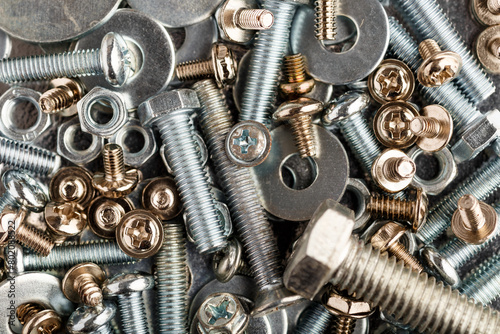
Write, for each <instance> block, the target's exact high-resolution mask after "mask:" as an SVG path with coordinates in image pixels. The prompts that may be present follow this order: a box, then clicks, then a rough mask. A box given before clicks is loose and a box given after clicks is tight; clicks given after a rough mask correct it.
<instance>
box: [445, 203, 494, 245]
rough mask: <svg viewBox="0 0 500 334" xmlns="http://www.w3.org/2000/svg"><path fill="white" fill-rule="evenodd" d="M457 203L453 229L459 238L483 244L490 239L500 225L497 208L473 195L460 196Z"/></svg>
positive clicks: (452, 223) (452, 222) (452, 224)
mask: <svg viewBox="0 0 500 334" xmlns="http://www.w3.org/2000/svg"><path fill="white" fill-rule="evenodd" d="M457 205H458V208H457V210H456V211H455V213H454V214H453V217H452V218H451V229H452V230H453V233H454V234H455V235H456V236H457V238H459V239H461V240H463V241H465V242H467V243H470V244H482V243H483V242H484V241H486V240H487V239H489V238H490V237H491V235H492V234H493V233H494V232H495V230H496V228H497V225H498V216H497V213H496V212H495V209H493V207H492V206H491V205H488V204H486V203H484V202H480V201H478V200H477V199H476V198H475V197H474V196H472V195H464V196H462V197H460V199H459V200H458V203H457Z"/></svg>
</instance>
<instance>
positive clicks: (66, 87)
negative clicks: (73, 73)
mask: <svg viewBox="0 0 500 334" xmlns="http://www.w3.org/2000/svg"><path fill="white" fill-rule="evenodd" d="M52 85H53V86H54V88H52V89H50V90H48V91H46V92H45V93H43V94H42V96H40V99H39V102H38V103H39V104H40V108H41V109H42V111H43V112H44V113H47V114H56V113H61V115H63V116H72V115H74V113H73V112H71V113H70V114H67V113H66V112H64V111H65V110H66V109H68V108H70V107H72V106H74V105H76V103H77V102H78V101H80V100H81V98H82V97H83V93H84V89H83V86H82V84H81V83H80V82H79V81H76V80H73V79H68V78H61V79H55V80H52Z"/></svg>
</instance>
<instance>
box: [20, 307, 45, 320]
mask: <svg viewBox="0 0 500 334" xmlns="http://www.w3.org/2000/svg"><path fill="white" fill-rule="evenodd" d="M43 310H45V307H43V306H41V305H39V304H36V303H26V304H22V305H19V306H18V307H17V309H16V316H17V319H19V322H20V323H21V325H24V324H25V323H27V322H28V321H30V320H31V318H33V317H34V316H35V315H36V314H37V313H39V312H41V311H43Z"/></svg>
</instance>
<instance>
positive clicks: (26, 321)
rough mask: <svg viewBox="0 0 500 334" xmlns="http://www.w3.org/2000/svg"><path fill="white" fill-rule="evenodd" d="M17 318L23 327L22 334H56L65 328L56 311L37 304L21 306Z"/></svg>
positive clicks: (18, 308)
mask: <svg viewBox="0 0 500 334" xmlns="http://www.w3.org/2000/svg"><path fill="white" fill-rule="evenodd" d="M16 316H17V318H18V319H19V322H20V323H21V325H23V331H22V334H38V333H48V334H51V333H56V332H58V331H60V330H61V329H62V328H63V322H62V319H61V317H60V316H59V314H57V313H56V311H54V310H51V309H47V308H45V307H43V306H42V305H40V304H37V303H26V304H22V305H19V306H18V307H17V309H16Z"/></svg>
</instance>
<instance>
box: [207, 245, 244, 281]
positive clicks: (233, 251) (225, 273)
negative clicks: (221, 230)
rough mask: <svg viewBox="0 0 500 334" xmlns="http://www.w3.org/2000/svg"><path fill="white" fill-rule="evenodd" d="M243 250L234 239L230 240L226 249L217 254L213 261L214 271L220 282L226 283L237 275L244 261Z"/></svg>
mask: <svg viewBox="0 0 500 334" xmlns="http://www.w3.org/2000/svg"><path fill="white" fill-rule="evenodd" d="M242 253H243V248H242V246H241V243H240V242H239V241H238V240H237V239H234V238H231V239H229V240H228V244H227V246H226V248H224V249H222V250H220V251H218V252H216V253H215V254H214V258H213V260H212V269H213V271H214V273H215V277H216V278H217V280H218V281H219V282H222V283H226V282H229V281H230V280H231V278H233V277H234V275H236V273H237V271H238V266H239V265H240V263H241V261H242Z"/></svg>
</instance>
